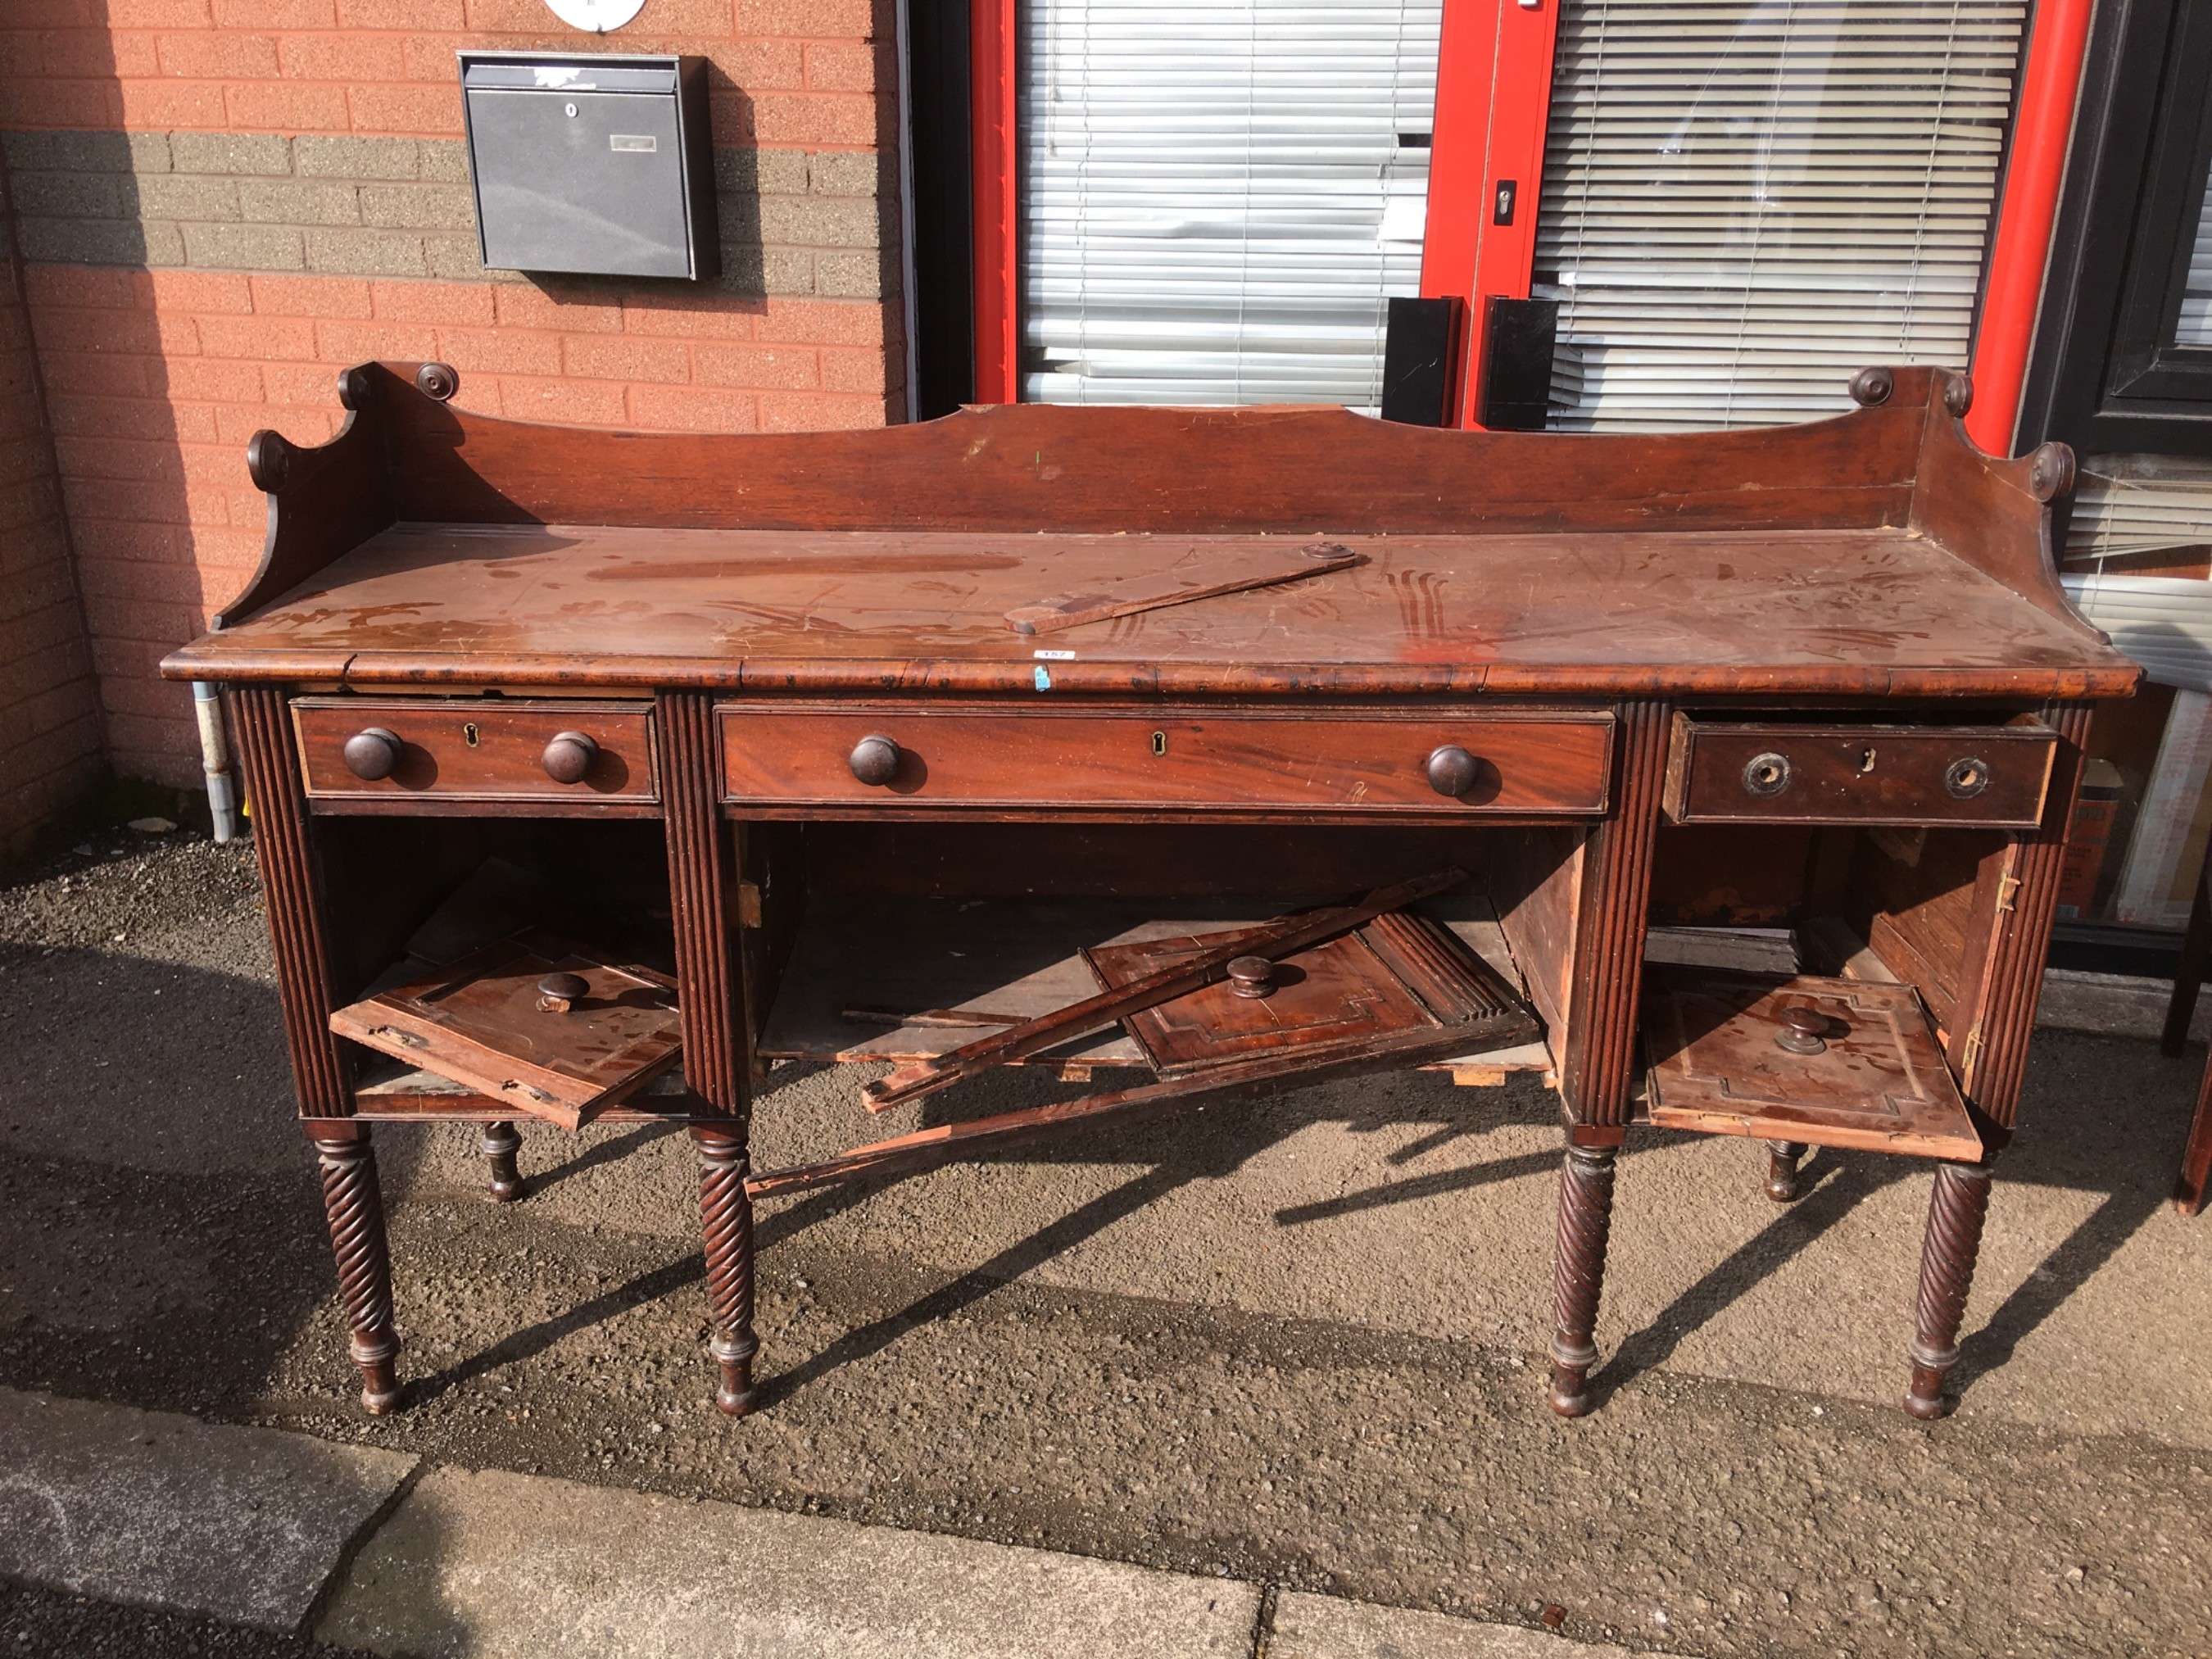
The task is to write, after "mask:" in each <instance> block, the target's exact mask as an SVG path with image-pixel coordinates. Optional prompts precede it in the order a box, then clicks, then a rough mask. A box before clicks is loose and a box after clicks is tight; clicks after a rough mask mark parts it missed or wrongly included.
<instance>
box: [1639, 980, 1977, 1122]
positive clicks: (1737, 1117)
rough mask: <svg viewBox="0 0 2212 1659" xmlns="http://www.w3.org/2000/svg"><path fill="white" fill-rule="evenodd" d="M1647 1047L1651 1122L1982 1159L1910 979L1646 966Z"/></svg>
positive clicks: (1646, 1102) (1646, 1085)
mask: <svg viewBox="0 0 2212 1659" xmlns="http://www.w3.org/2000/svg"><path fill="white" fill-rule="evenodd" d="M1644 1049H1645V1055H1646V1059H1647V1060H1648V1069H1647V1070H1646V1072H1645V1075H1644V1109H1645V1112H1646V1114H1647V1115H1648V1117H1649V1119H1650V1122H1651V1123H1652V1124H1653V1125H1654V1126H1655V1127H1659V1128H1666V1129H1695V1130H1698V1131H1700V1132H1702V1133H1707V1134H1733V1135H1750V1136H1754V1137H1756V1138H1758V1139H1763V1140H1789V1141H1798V1142H1802V1143H1803V1144H1805V1145H1808V1146H1851V1147H1858V1148H1861V1149H1863V1150H1869V1151H1874V1152H1911V1153H1916V1154H1918V1155H1920V1156H1922V1157H1929V1158H1968V1159H1972V1158H1979V1157H1980V1156H1981V1155H1982V1141H1981V1136H1980V1135H1979V1134H1978V1133H1977V1132H1976V1131H1975V1128H1974V1122H1973V1118H1972V1115H1970V1114H1969V1113H1968V1111H1967V1109H1966V1102H1965V1101H1964V1100H1963V1099H1961V1098H1960V1094H1959V1090H1958V1085H1956V1084H1955V1083H1954V1081H1953V1080H1952V1077H1951V1071H1950V1068H1949V1066H1947V1065H1945V1064H1944V1060H1943V1054H1942V1049H1941V1048H1939V1047H1938V1046H1937V1044H1936V1035H1935V1032H1934V1031H1933V1030H1932V1029H1930V1027H1929V1023H1928V1016H1927V1012H1926V1011H1925V1010H1924V1009H1923V1007H1922V1006H1921V1002H1920V998H1919V996H1918V994H1917V993H1916V992H1914V990H1913V989H1912V987H1911V986H1909V985H1899V984H1891V983H1885V982H1882V981H1872V980H1856V979H1826V978H1822V977H1820V976H1818V975H1810V974H1797V975H1788V976H1780V975H1767V974H1747V973H1736V972H1733V971H1730V970H1728V969H1713V968H1684V967H1676V966H1672V965H1665V964H1660V963H1653V964H1651V965H1650V967H1648V968H1647V969H1645V970H1644Z"/></svg>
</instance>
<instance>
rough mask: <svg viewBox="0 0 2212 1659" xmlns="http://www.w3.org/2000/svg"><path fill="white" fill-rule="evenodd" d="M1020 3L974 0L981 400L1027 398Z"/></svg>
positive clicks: (971, 44) (971, 37) (973, 153)
mask: <svg viewBox="0 0 2212 1659" xmlns="http://www.w3.org/2000/svg"><path fill="white" fill-rule="evenodd" d="M1016 3H1017V0H969V10H968V19H969V21H968V49H969V99H970V100H971V103H970V112H969V134H970V137H969V156H970V158H971V163H972V166H973V168H974V182H973V185H972V187H971V193H970V197H969V199H970V201H971V202H972V203H973V204H974V205H973V207H972V209H971V210H970V211H971V216H972V219H973V222H974V225H975V401H976V402H977V403H979V404H1011V403H1015V402H1018V401H1019V388H1020V381H1019V380H1018V375H1017V370H1018V367H1019V364H1020V361H1021V356H1020V345H1021V319H1020V303H1019V296H1020V293H1021V288H1020V283H1021V215H1020V213H1019V211H1018V205H1019V202H1020V194H1019V192H1020V180H1021V173H1020V166H1021V161H1020V144H1021V122H1020V119H1019V108H1020V106H1019V94H1020V88H1019V87H1018V84H1017V81H1016V65H1017V62H1018V60H1017V58H1016V56H1015V52H1014V46H1015V33H1014V29H1015V21H1014V8H1015V5H1016Z"/></svg>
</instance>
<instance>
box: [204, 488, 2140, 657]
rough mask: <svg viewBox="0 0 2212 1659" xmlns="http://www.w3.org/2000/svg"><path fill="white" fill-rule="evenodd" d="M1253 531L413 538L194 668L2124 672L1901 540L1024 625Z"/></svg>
mask: <svg viewBox="0 0 2212 1659" xmlns="http://www.w3.org/2000/svg"><path fill="white" fill-rule="evenodd" d="M1249 539H1250V538H1211V537H1194V536H1080V535H1074V536H1071V535H1045V534H1030V535H1015V534H1000V535H988V534H986V535H978V534H974V533H936V534H932V533H927V532H902V533H880V532H812V533H809V532H793V531H766V530H751V531H742V530H665V529H636V528H621V527H610V526H564V525H544V526H476V525H471V526H455V525H400V526H394V527H393V528H392V529H390V530H387V531H384V532H380V533H379V534H378V535H376V536H374V537H373V538H371V539H369V540H368V542H367V543H366V544H363V545H362V546H361V547H360V548H358V549H356V550H354V551H352V552H350V553H349V554H347V555H345V556H343V557H341V558H340V559H338V560H337V561H336V562H334V563H333V564H332V565H331V567H330V568H328V569H327V570H325V572H323V573H322V574H320V575H319V576H318V577H316V578H314V579H313V580H310V581H308V582H307V583H305V584H303V585H302V586H300V587H298V588H296V589H295V590H294V591H293V592H290V593H289V594H288V595H286V596H284V597H283V598H282V599H279V600H277V601H276V603H275V604H273V605H270V606H269V607H268V608H267V609H266V610H264V611H261V612H260V613H259V614H258V615H256V616H254V617H252V618H251V619H249V620H248V621H246V622H245V623H241V624H240V625H239V626H238V627H235V628H233V629H226V630H224V631H223V632H222V633H220V634H216V635H210V636H209V637H208V638H207V639H205V640H204V641H201V642H200V643H199V644H197V646H195V647H191V648H190V649H189V650H188V651H187V652H186V653H184V659H185V660H188V661H189V663H190V664H191V670H192V671H193V672H194V673H196V674H200V675H204V676H210V677H214V678H222V677H225V676H227V675H234V674H252V673H253V671H255V670H256V669H257V668H265V667H267V666H268V665H280V666H281V668H282V671H283V673H284V674H285V675H287V676H289V677H293V678H305V679H317V680H338V679H343V680H345V681H348V682H349V683H354V684H380V685H390V684H397V683H426V682H427V683H441V682H443V683H454V682H460V681H477V680H483V679H499V680H503V681H519V682H522V683H530V682H535V681H543V680H546V679H549V678H550V679H555V680H558V679H567V678H576V677H579V676H586V677H589V678H592V679H594V680H596V681H597V682H599V683H605V684H625V683H629V684H647V685H650V684H700V683H711V684H723V685H727V686H730V687H732V688H736V687H746V688H769V687H773V688H779V689H785V690H809V689H818V690H849V689H854V688H860V689H865V688H867V687H871V686H877V687H880V686H882V685H884V684H886V683H887V682H889V683H894V684H948V685H950V686H951V687H952V688H953V689H968V690H1031V689H1037V688H1038V677H1037V676H1038V671H1039V670H1040V669H1042V671H1043V672H1044V676H1045V679H1046V681H1047V682H1048V683H1049V684H1051V685H1052V686H1053V687H1054V688H1056V689H1064V690H1082V689H1085V688H1086V687H1092V688H1096V689H1099V690H1129V689H1131V688H1132V684H1133V675H1135V676H1142V675H1143V674H1144V673H1146V671H1150V670H1151V669H1152V668H1155V667H1157V668H1158V669H1160V670H1162V671H1169V672H1170V676H1171V677H1172V675H1173V671H1178V670H1179V671H1185V673H1186V675H1187V676H1198V675H1206V676H1211V677H1212V678H1215V679H1218V681H1219V682H1220V683H1221V686H1222V689H1226V690H1235V689H1237V688H1238V687H1240V686H1252V687H1254V688H1255V689H1265V688H1262V687H1261V685H1260V682H1261V681H1262V680H1265V681H1267V683H1268V684H1269V685H1270V686H1272V687H1273V689H1285V687H1284V686H1283V685H1282V684H1280V683H1281V682H1282V681H1283V680H1285V678H1294V679H1296V680H1297V681H1298V683H1299V684H1304V685H1308V686H1310V687H1311V688H1312V689H1316V690H1327V689H1329V687H1330V686H1331V685H1332V684H1339V685H1341V686H1342V687H1343V688H1344V689H1346V690H1407V691H1419V690H1437V689H1458V690H1477V689H1485V688H1486V687H1487V688H1489V689H1498V688H1501V687H1505V686H1511V687H1514V688H1517V689H1525V690H1532V691H1553V692H1559V693H1573V692H1576V691H1590V692H1607V691H1616V690H1673V691H1695V690H1711V691H1730V690H1841V691H1845V692H1869V693H1872V692H1884V691H1889V690H1896V689H1901V688H1903V687H1905V686H1907V685H1910V686H1914V687H1918V688H1920V689H1922V690H1924V691H1925V692H1927V693H1928V694H1930V695H1942V694H1943V693H1945V692H1947V691H1950V692H1956V693H1960V694H1974V693H1989V692H1998V693H2002V692H2004V691H2008V690H2015V689H2017V688H2019V687H2021V686H2022V685H2024V684H2027V682H2029V681H2033V682H2036V685H2035V687H2034V688H2033V689H2034V690H2042V689H2043V688H2044V683H2045V681H2048V680H2051V677H2053V676H2057V677H2059V678H2063V679H2064V680H2065V681H2066V682H2067V689H2068V690H2077V691H2079V690H2090V689H2092V687H2093V686H2102V687H2105V688H2107V689H2119V690H2124V687H2125V684H2127V683H2129V682H2131V681H2132V679H2133V677H2134V673H2135V670H2134V668H2133V666H2132V665H2130V664H2128V663H2127V662H2126V660H2125V659H2123V658H2120V657H2118V656H2117V655H2116V654H2114V653H2112V652H2111V651H2110V650H2109V649H2107V648H2105V647H2099V646H2097V645H2096V644H2095V642H2094V641H2092V640H2090V639H2088V638H2087V637H2085V636H2084V635H2082V634H2081V631H2080V630H2079V629H2075V628H2072V627H2069V625H2068V624H2066V623H2064V622H2063V621H2062V620H2061V619H2059V618H2058V617H2053V616H2051V615H2050V614H2049V613H2047V612H2046V611H2042V610H2040V609H2039V608H2037V607H2036V606H2034V605H2031V604H2029V603H2028V602H2027V600H2025V599H2022V598H2021V597H2020V596H2019V595H2017V594H2015V592H2012V591H2011V590H2010V589H2008V588H2007V587H2005V586H2002V585H2001V584H1999V583H1997V582H1996V581H1994V580H1990V578H1989V577H1987V576H1984V575H1983V574H1980V573H1979V572H1978V571H1976V570H1974V569H1972V568H1970V567H1968V566H1967V565H1966V564H1964V563H1962V562H1960V561H1959V560H1957V559H1955V558H1953V557H1951V556H1949V555H1948V554H1947V553H1945V552H1944V551H1943V550H1942V549H1941V548H1939V547H1936V546H1935V545H1933V544H1930V543H1929V541H1927V540H1926V539H1925V538H1923V537H1920V536H1918V535H1916V534H1914V533H1912V532H1910V531H1905V530H1899V529H1877V530H1871V531H1835V530H1828V531H1812V530H1804V531H1782V532H1774V531H1763V532H1693V533H1686V532H1612V533H1608V534H1605V535H1591V534H1588V533H1580V534H1565V535H1502V536H1463V537H1443V536H1347V537H1344V538H1340V539H1342V540H1343V541H1344V542H1345V543H1346V545H1348V546H1350V547H1352V549H1353V550H1356V551H1358V552H1360V553H1362V554H1364V555H1365V556H1367V559H1368V562H1366V563H1365V564H1364V565H1362V566H1358V567H1356V568H1352V569H1349V570H1345V571H1340V572H1336V573H1334V574H1325V575H1319V576H1314V577H1310V578H1307V579H1305V580H1300V581H1297V582H1293V583H1290V584H1287V585H1285V586H1277V587H1271V588H1261V589H1256V590H1254V591H1250V592H1242V593H1230V594H1221V595H1218V596H1216V597H1214V598H1211V599H1200V600H1196V601H1194V602H1192V603H1189V604H1186V605H1173V606H1170V607H1168V608H1166V609H1164V610H1158V611H1148V612H1146V613H1144V614H1142V615H1138V616H1131V617H1120V618H1117V619H1115V620H1113V621H1110V622H1099V623H1087V624H1085V625H1083V626H1079V627H1075V628H1069V629H1064V630H1061V631H1059V632H1055V633H1052V634H1048V635H1033V636H1025V635H1017V634H1016V633H1014V632H1013V631H1012V629H1010V628H1009V627H1008V626H1007V624H1006V620H1005V613H1006V611H1009V610H1011V609H1012V608H1013V607H1015V606H1017V605H1023V604H1025V603H1030V602H1033V601H1036V600H1037V599H1043V598H1046V597H1048V596H1049V595H1051V594H1054V593H1058V592H1066V591H1070V590H1076V589H1080V588H1082V587H1083V586H1085V584H1086V583H1087V582H1092V581H1097V580H1105V579H1110V578H1114V577H1126V576H1127V575H1130V574H1134V573H1137V572H1139V571H1143V570H1146V569H1151V568H1168V567H1170V566H1172V565H1174V564H1176V562H1179V561H1186V560H1191V559H1199V560H1202V559H1203V558H1204V557H1205V556H1206V551H1207V550H1208V546H1209V544H1213V545H1218V544H1223V543H1225V542H1227V543H1235V542H1238V541H1249ZM1271 539H1273V540H1274V541H1275V544H1277V545H1285V544H1288V545H1295V543H1287V538H1271ZM1040 653H1046V654H1043V655H1040ZM1191 683H1192V684H1196V681H1195V680H1193V681H1192V682H1191ZM2054 683H2055V682H2054Z"/></svg>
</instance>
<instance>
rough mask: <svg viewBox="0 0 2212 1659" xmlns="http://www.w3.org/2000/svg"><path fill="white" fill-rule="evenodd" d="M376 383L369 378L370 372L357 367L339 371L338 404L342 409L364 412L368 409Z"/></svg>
mask: <svg viewBox="0 0 2212 1659" xmlns="http://www.w3.org/2000/svg"><path fill="white" fill-rule="evenodd" d="M375 386H376V382H375V381H374V380H370V379H369V378H368V370H366V369H364V368H359V367H356V368H342V369H340V370H339V371H338V403H339V404H340V406H341V407H343V408H346V409H351V410H362V409H366V408H368V400H369V398H371V397H372V396H373V395H374V390H375Z"/></svg>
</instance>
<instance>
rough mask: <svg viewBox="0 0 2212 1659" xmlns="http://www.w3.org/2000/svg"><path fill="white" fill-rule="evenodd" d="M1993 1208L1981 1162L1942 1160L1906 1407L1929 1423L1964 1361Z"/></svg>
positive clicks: (1946, 1406)
mask: <svg viewBox="0 0 2212 1659" xmlns="http://www.w3.org/2000/svg"><path fill="white" fill-rule="evenodd" d="M1989 1208H1990V1172H1989V1170H1987V1169H1985V1168H1984V1166H1982V1165H1981V1164H1937V1165H1936V1187H1935V1190H1934V1192H1933V1193H1931V1194H1929V1200H1928V1233H1927V1237H1926V1238H1925V1239H1924V1240H1923V1243H1922V1244H1921V1247H1920V1293H1919V1295H1918V1297H1917V1298H1916V1299H1915V1301H1914V1304H1913V1310H1912V1316H1913V1317H1912V1346H1911V1349H1910V1350H1909V1352H1910V1353H1911V1359H1912V1386H1911V1389H1908V1390H1907V1391H1906V1393H1905V1410H1906V1411H1908V1412H1910V1413H1912V1414H1913V1416H1915V1417H1917V1418H1919V1419H1923V1421H1927V1420H1931V1419H1935V1418H1938V1417H1941V1416H1942V1415H1943V1414H1944V1413H1946V1412H1948V1411H1949V1410H1950V1409H1951V1406H1952V1402H1951V1401H1949V1400H1948V1399H1946V1398H1945V1397H1944V1394H1943V1381H1944V1379H1945V1378H1946V1377H1947V1376H1949V1375H1950V1372H1951V1367H1952V1366H1954V1365H1955V1364H1958V1361H1959V1322H1960V1321H1961V1320H1962V1319H1964V1318H1965V1317H1966V1292H1967V1291H1969V1290H1971V1289H1972V1286H1973V1283H1974V1258H1975V1257H1976V1256H1977V1255H1978V1254H1979V1253H1980V1251H1981V1248H1982V1222H1983V1219H1984V1217H1986V1216H1987V1215H1988V1213H1989Z"/></svg>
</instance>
